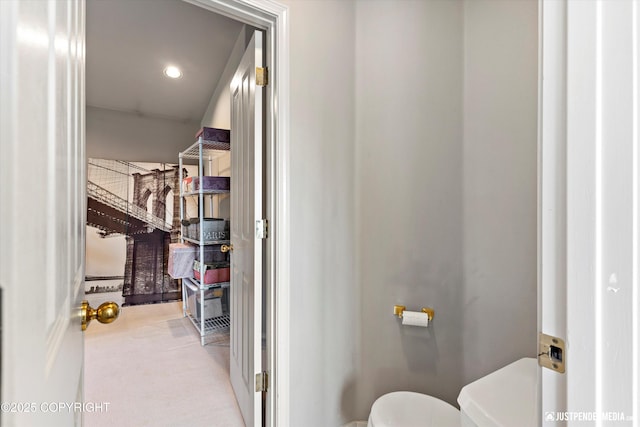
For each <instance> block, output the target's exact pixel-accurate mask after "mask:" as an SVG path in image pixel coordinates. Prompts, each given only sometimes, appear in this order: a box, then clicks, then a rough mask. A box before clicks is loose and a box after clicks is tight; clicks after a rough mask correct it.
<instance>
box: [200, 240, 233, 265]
mask: <svg viewBox="0 0 640 427" xmlns="http://www.w3.org/2000/svg"><path fill="white" fill-rule="evenodd" d="M221 248H222V245H209V246H204V262H205V263H215V262H228V261H229V253H228V252H227V253H224V252H222V251H221V250H220V249H221ZM194 261H201V260H200V248H199V247H196V257H195V260H194ZM191 267H193V262H191Z"/></svg>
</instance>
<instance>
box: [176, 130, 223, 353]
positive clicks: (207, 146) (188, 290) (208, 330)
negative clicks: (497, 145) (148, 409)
mask: <svg viewBox="0 0 640 427" xmlns="http://www.w3.org/2000/svg"><path fill="white" fill-rule="evenodd" d="M230 148H231V145H230V143H228V142H219V141H210V140H206V139H204V138H203V137H202V136H200V137H199V138H198V140H197V141H196V142H195V143H194V144H192V145H191V146H190V147H188V148H187V149H186V150H184V151H182V152H180V153H179V166H180V220H181V223H182V220H183V219H185V218H184V216H185V198H186V197H197V198H198V218H199V219H200V236H199V239H193V238H188V237H184V236H185V226H184V225H182V226H181V241H182V242H183V243H184V242H189V243H191V244H194V245H197V246H198V250H199V251H200V258H199V259H200V260H204V249H205V246H207V245H220V244H229V243H230V241H229V240H205V239H204V224H203V222H204V216H205V209H204V206H205V201H206V202H209V204H210V211H213V203H214V199H217V198H216V197H215V196H219V195H223V194H229V191H228V190H206V189H203V188H202V187H203V185H200V188H199V189H198V190H195V191H189V192H186V191H184V186H183V178H184V176H183V171H184V169H183V160H184V159H198V176H199V179H200V182H202V177H203V176H205V173H204V172H205V168H204V166H205V162H208V167H209V170H211V166H212V161H213V160H214V159H215V158H217V157H220V156H221V155H223V154H224V153H225V152H229V151H230ZM205 269H206V266H205V263H204V262H202V263H200V277H205ZM229 286H230V282H221V283H214V284H202V283H200V281H199V280H197V279H195V278H184V279H183V280H182V311H183V315H184V317H188V318H189V320H191V323H193V325H194V326H195V328H196V330H197V331H198V333H199V334H200V343H201V344H202V345H205V343H207V344H211V343H214V342H220V341H226V340H228V338H229V328H230V317H229V313H228V310H227V312H226V313H224V312H223V313H222V316H218V317H213V318H205V311H204V304H205V292H207V291H211V290H214V289H223V290H226V289H228V288H229ZM194 294H199V304H200V306H199V308H198V307H189V301H190V295H194ZM194 296H195V295H194ZM193 301H194V304H198V298H194V299H193ZM197 311H199V313H200V316H199V317H198V316H197V315H196V312H197Z"/></svg>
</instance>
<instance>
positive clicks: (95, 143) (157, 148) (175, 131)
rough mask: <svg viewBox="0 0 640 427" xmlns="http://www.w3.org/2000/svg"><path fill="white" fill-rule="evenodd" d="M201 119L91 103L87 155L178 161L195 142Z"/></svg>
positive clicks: (107, 157) (165, 161) (132, 159)
mask: <svg viewBox="0 0 640 427" xmlns="http://www.w3.org/2000/svg"><path fill="white" fill-rule="evenodd" d="M199 128H200V124H199V123H198V122H182V121H176V120H167V119H161V118H155V117H145V116H138V115H135V114H129V113H122V112H118V111H113V110H105V109H102V108H95V107H91V106H87V122H86V140H87V157H93V158H102V159H116V160H127V161H142V162H161V163H162V162H164V163H177V162H178V152H179V151H181V150H184V149H185V148H187V147H188V146H189V145H191V144H192V143H193V141H195V134H196V132H197V131H198V129H199Z"/></svg>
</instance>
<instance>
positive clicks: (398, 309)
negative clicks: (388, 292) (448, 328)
mask: <svg viewBox="0 0 640 427" xmlns="http://www.w3.org/2000/svg"><path fill="white" fill-rule="evenodd" d="M406 309H407V307H405V306H404V305H394V306H393V314H394V316H398V319H402V313H404V311H405V310H406ZM420 311H422V312H423V313H427V316H428V317H429V321H432V320H433V316H434V315H435V311H434V309H433V308H429V307H422V310H420Z"/></svg>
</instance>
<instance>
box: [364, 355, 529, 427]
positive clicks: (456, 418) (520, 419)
mask: <svg viewBox="0 0 640 427" xmlns="http://www.w3.org/2000/svg"><path fill="white" fill-rule="evenodd" d="M458 403H459V404H460V411H458V410H457V409H456V408H455V407H453V406H451V405H450V404H448V403H447V402H444V401H442V400H440V399H436V398H435V397H433V396H428V395H426V394H420V393H414V392H410V391H396V392H392V393H388V394H385V395H384V396H381V397H379V398H378V399H377V400H376V401H375V402H374V403H373V406H371V413H370V414H369V422H368V424H367V426H368V427H511V426H519V427H529V426H530V427H534V426H536V425H537V421H538V362H537V360H536V359H534V358H524V359H520V360H517V361H515V362H513V363H511V364H510V365H507V366H505V367H504V368H501V369H499V370H497V371H495V372H492V373H491V374H489V375H487V376H485V377H482V378H480V379H478V380H476V381H474V382H472V383H470V384H467V385H466V386H464V387H463V388H462V390H461V391H460V394H459V395H458Z"/></svg>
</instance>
